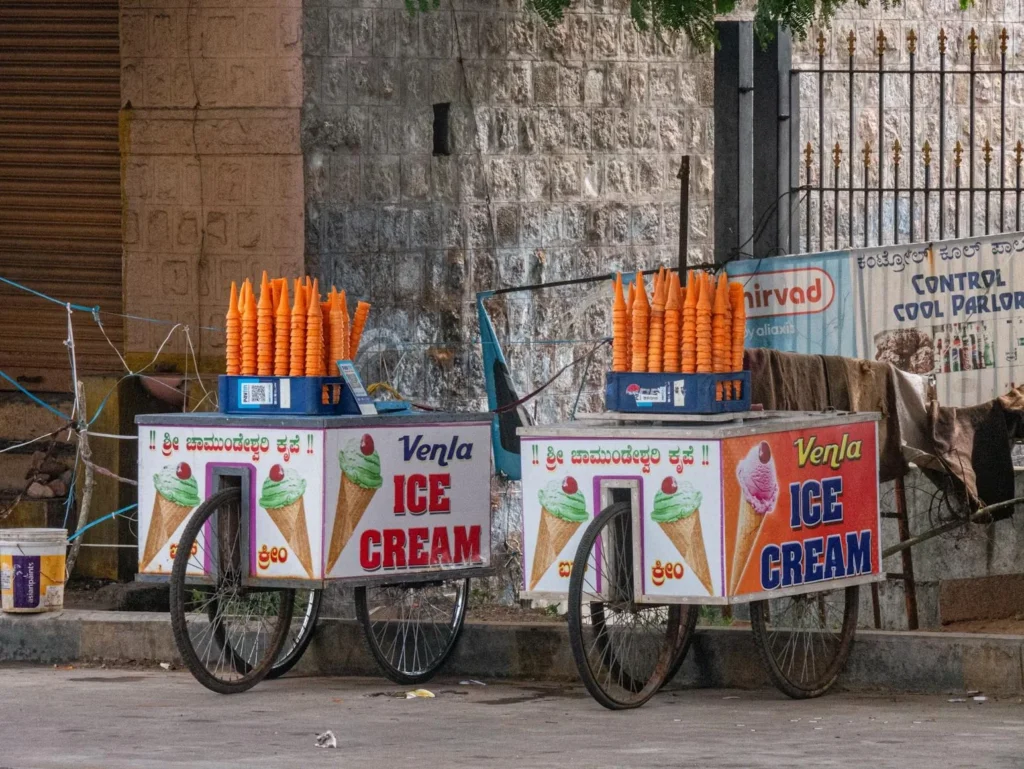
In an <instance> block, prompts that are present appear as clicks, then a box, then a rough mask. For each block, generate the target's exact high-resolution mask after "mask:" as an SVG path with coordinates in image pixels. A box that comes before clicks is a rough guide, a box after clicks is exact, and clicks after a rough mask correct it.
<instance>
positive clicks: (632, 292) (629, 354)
mask: <svg viewBox="0 0 1024 769" xmlns="http://www.w3.org/2000/svg"><path fill="white" fill-rule="evenodd" d="M635 301H636V283H635V282H630V284H629V295H628V296H627V297H626V371H629V369H630V367H631V366H632V365H633V302H635Z"/></svg>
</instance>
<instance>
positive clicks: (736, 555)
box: [729, 441, 779, 595]
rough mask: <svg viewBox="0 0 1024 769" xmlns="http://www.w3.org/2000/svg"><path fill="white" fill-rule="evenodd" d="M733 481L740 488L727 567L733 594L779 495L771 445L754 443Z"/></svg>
mask: <svg viewBox="0 0 1024 769" xmlns="http://www.w3.org/2000/svg"><path fill="white" fill-rule="evenodd" d="M736 480H737V482H738V483H739V487H740V508H739V511H738V513H737V518H736V544H735V545H734V546H733V551H732V563H731V565H730V568H729V592H730V593H731V594H733V595H735V594H736V590H737V588H738V587H739V584H740V580H741V579H742V578H743V572H744V571H746V567H747V562H748V561H749V560H750V553H751V551H753V549H754V543H755V542H756V541H757V535H758V533H759V532H760V531H761V526H763V525H764V521H765V518H767V516H768V514H769V513H771V512H772V510H774V509H775V503H776V501H778V498H779V481H778V478H777V476H776V475H775V461H774V460H773V459H772V450H771V446H769V445H768V443H767V442H766V441H761V442H760V443H759V444H756V445H754V447H753V448H751V449H750V451H749V452H747V455H746V456H745V457H744V458H743V459H742V460H740V462H739V463H738V464H737V465H736Z"/></svg>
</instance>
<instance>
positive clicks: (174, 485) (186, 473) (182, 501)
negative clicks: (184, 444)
mask: <svg viewBox="0 0 1024 769" xmlns="http://www.w3.org/2000/svg"><path fill="white" fill-rule="evenodd" d="M153 487H154V488H155V489H156V495H155V497H154V498H153V515H152V516H151V517H150V519H149V532H148V533H147V534H146V548H145V550H143V551H142V561H141V563H140V564H139V569H140V570H145V568H146V566H148V565H149V563H150V562H151V561H152V560H153V559H154V558H156V556H157V554H158V553H159V552H160V550H161V548H163V546H164V545H165V544H167V542H168V541H169V540H170V539H171V537H173V536H174V532H175V531H177V530H178V527H179V526H181V524H182V523H183V522H184V520H185V519H186V518H188V514H189V513H191V512H192V510H193V508H195V506H196V505H198V504H199V484H198V483H196V479H195V478H193V477H192V468H191V467H190V466H189V465H188V463H187V462H181V463H179V464H177V465H165V466H164V468H163V469H162V470H161V471H160V472H159V473H156V474H155V475H154V476H153Z"/></svg>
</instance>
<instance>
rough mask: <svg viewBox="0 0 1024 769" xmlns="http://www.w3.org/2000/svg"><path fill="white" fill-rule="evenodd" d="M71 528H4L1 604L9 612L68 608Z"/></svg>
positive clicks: (0, 551)
mask: <svg viewBox="0 0 1024 769" xmlns="http://www.w3.org/2000/svg"><path fill="white" fill-rule="evenodd" d="M67 546H68V532H67V529H0V606H2V608H3V610H4V611H7V612H41V611H56V610H57V609H61V608H63V607H64V559H65V556H66V555H67Z"/></svg>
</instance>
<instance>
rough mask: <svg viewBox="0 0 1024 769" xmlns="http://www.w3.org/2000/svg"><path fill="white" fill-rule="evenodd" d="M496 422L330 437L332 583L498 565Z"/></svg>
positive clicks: (327, 528) (327, 536)
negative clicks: (494, 538)
mask: <svg viewBox="0 0 1024 769" xmlns="http://www.w3.org/2000/svg"><path fill="white" fill-rule="evenodd" d="M490 437H491V436H490V423H489V422H481V423H466V422H462V423H459V424H452V425H435V424H424V425H417V426H406V427H378V428H373V429H364V428H357V429H351V430H349V429H344V430H329V431H328V432H327V464H326V471H325V476H326V487H327V499H326V508H327V509H326V515H325V519H324V545H325V549H326V551H327V553H326V561H325V567H324V568H325V574H326V575H327V577H328V578H338V577H378V576H388V575H389V574H392V573H394V572H404V573H410V572H413V573H415V572H424V571H437V570H439V569H445V568H467V567H472V566H483V565H490V562H491V525H490V524H491V454H490Z"/></svg>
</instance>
